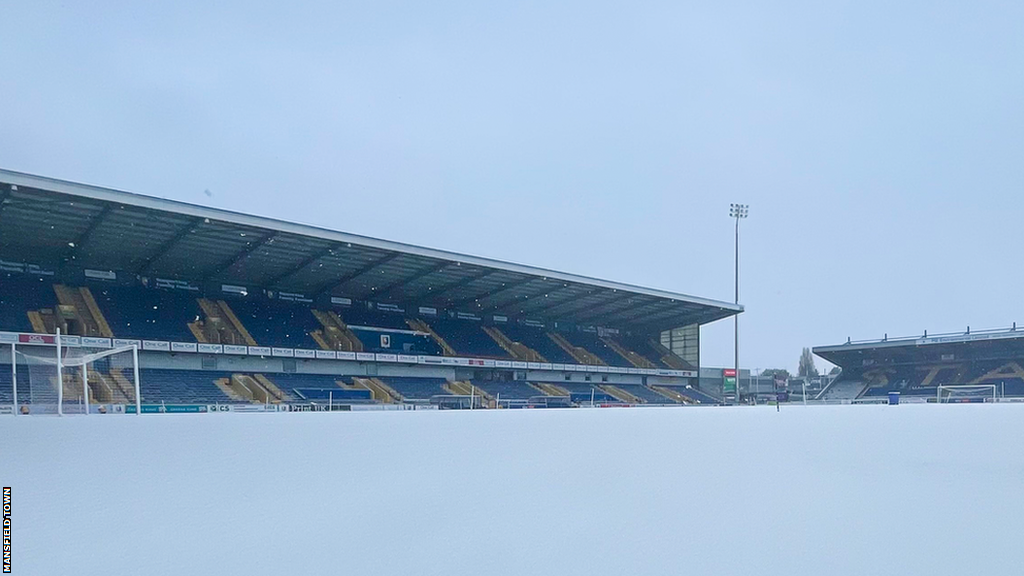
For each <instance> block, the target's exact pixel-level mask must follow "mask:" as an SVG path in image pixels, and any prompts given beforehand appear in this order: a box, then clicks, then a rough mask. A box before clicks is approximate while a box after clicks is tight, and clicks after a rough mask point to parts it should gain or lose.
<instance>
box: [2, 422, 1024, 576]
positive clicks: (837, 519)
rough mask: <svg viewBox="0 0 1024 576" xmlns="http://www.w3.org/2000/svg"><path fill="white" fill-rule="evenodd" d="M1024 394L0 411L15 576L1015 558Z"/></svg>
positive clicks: (846, 568) (955, 562)
mask: <svg viewBox="0 0 1024 576" xmlns="http://www.w3.org/2000/svg"><path fill="white" fill-rule="evenodd" d="M1022 432H1024V405H1010V404H999V405H909V406H908V405H904V406H895V407H890V406H808V407H803V406H786V407H783V409H782V411H781V412H778V413H777V412H776V411H775V409H774V408H757V407H740V408H637V409H591V410H583V409H577V410H507V411H482V410H478V411H473V412H457V411H446V412H437V411H422V412H362V413H354V412H353V413H333V414H325V413H284V414H196V415H152V416H142V417H136V416H90V417H83V416H77V417H65V418H56V417H10V416H6V417H2V418H0V482H2V483H3V485H5V486H13V517H12V520H13V524H14V539H13V561H14V574H26V575H28V574H32V575H50V574H54V575H58V574H59V575H64V574H157V575H162V574H168V575H170V574H174V575H179V574H244V575H247V576H248V575H257V574H275V575H280V574H374V575H390V574H394V575H403V576H407V575H420V574H444V575H462V574H466V575H469V574H474V575H475V574H529V575H535V574H558V575H575V574H579V575H590V576H592V575H604V574H616V575H618V574H715V575H731V574H735V575H757V574H772V575H775V574H778V575H786V576H791V575H800V574H807V575H812V574H813V575H820V574H830V575H846V574H849V575H858V576H860V575H864V574H871V575H885V574H893V575H896V574H898V575H909V574H928V575H938V574H956V575H963V574H1017V573H1019V570H1020V567H1021V566H1024V546H1022V545H1021V544H1022V540H1021V539H1022V538H1024V449H1022V448H1021V447H1020V438H1021V437H1022Z"/></svg>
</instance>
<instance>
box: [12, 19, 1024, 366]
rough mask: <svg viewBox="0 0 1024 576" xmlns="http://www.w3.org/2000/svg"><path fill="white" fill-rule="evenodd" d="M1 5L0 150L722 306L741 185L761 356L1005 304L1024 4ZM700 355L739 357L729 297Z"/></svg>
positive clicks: (954, 324)
mask: <svg viewBox="0 0 1024 576" xmlns="http://www.w3.org/2000/svg"><path fill="white" fill-rule="evenodd" d="M0 21H2V22H4V31H3V33H2V34H0V88H2V89H0V167H4V168H9V169H14V170H21V171H26V172H32V173H37V174H42V175H46V176H53V177H58V178H65V179H70V180H75V181H82V182H87V183H91V184H98V185H103V186H109V187H115V188H122V189H127V190H131V191H135V192H141V193H145V194H151V195H156V196H163V197H166V198H173V199H176V200H183V201H187V202H194V203H199V204H206V205H211V206H216V207H220V208H229V209H232V210H239V211H245V212H251V213H255V214H260V215H265V216H273V217H277V218H283V219H287V220H294V221H298V222H304V223H310V224H317V225H321V226H327V227H330V228H335V229H340V230H344V231H348V232H355V233H360V234H367V235H372V236H377V237H382V238H387V239H392V240H400V241H404V242H411V243H416V244H423V245H427V246H431V247H437V248H443V249H448V250H454V251H458V252H467V253H471V254H477V255H482V256H489V257H494V258H499V259H504V260H511V261H514V262H522V263H526V264H533V265H538V266H543V267H549V268H555V269H559V270H565V271H568V272H574V273H580V274H586V275H590V276H596V277H600V278H606V279H610V280H618V281H623V282H628V283H633V284H640V285H644V286H650V287H655V288H663V289H667V290H672V291H677V292H683V293H687V294H693V295H697V296H703V297H708V298H716V299H721V300H730V301H731V300H732V297H733V293H732V292H733V275H732V270H733V268H732V267H733V260H732V259H733V236H732V235H733V226H732V221H731V220H730V219H729V217H728V207H729V203H730V202H746V203H749V204H750V206H751V208H750V218H749V219H748V220H746V221H744V222H743V224H742V230H741V234H742V237H741V252H742V254H741V294H740V300H741V302H742V303H743V304H745V305H746V306H747V312H746V313H744V314H743V315H742V317H741V321H740V326H741V328H740V329H741V340H742V344H741V356H742V360H741V362H742V364H743V365H744V366H749V367H752V368H766V367H776V366H782V367H788V368H790V369H795V367H796V362H797V358H798V356H799V353H800V349H801V348H802V347H804V346H813V345H820V344H830V343H838V342H842V341H845V340H846V338H847V336H852V337H853V338H854V339H862V338H872V337H881V336H882V335H883V333H886V332H888V333H889V334H890V335H909V334H915V333H920V332H921V331H922V330H925V329H928V330H929V332H939V331H954V330H963V329H966V327H967V326H968V325H970V326H971V328H972V329H981V328H989V327H998V326H1006V325H1009V324H1010V323H1011V322H1013V321H1015V320H1017V321H1024V314H1021V303H1022V293H1024V259H1022V256H1021V255H1022V253H1024V251H1022V247H1024V241H1022V237H1024V230H1022V226H1021V221H1022V217H1024V194H1022V192H1024V4H1022V3H1020V2H1013V1H1007V2H982V1H975V2H963V1H961V2H919V3H894V2H892V1H885V2H874V1H863V0H862V1H848V2H833V3H826V2H817V1H813V2H812V1H808V2H775V3H742V2H728V1H718V2H705V3H702V4H700V3H684V2H661V3H636V2H621V3H608V2H606V3H596V2H572V1H562V2H513V3H506V4H499V3H488V2H465V3H459V2H429V3H423V2H418V3H412V2H410V3H396V2H386V1H379V0H378V1H375V2H362V3H354V2H353V3H346V2H322V3H315V2H290V3H274V5H271V3H263V4H262V5H261V4H260V3H253V2H232V1H225V2H188V1H178V2H161V3H157V2H132V3H129V2H81V3H79V2H60V3H56V2H46V1H40V0H33V1H12V0H8V1H6V2H3V3H2V4H0ZM206 190H209V191H210V193H211V195H209V196H208V195H207V194H205V193H204V191H206ZM702 362H703V364H705V365H728V364H731V362H732V322H731V321H722V322H718V323H716V324H712V325H709V326H706V327H705V328H704V330H703V356H702ZM819 363H820V364H821V365H822V366H823V365H824V362H823V361H821V360H820V359H819Z"/></svg>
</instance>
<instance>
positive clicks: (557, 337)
mask: <svg viewBox="0 0 1024 576" xmlns="http://www.w3.org/2000/svg"><path fill="white" fill-rule="evenodd" d="M547 335H548V338H551V340H552V341H554V343H555V344H558V345H559V346H560V347H561V348H562V350H565V351H566V353H567V354H569V355H570V356H572V357H573V359H574V360H576V361H577V362H579V363H580V364H586V365H587V366H606V365H607V364H605V363H604V360H601V359H600V358H598V357H597V356H595V355H594V354H593V353H591V352H590V351H589V350H587V349H586V348H583V347H581V346H575V345H573V343H572V342H569V341H568V340H567V339H566V338H565V336H562V335H561V334H559V333H558V332H548V333H547Z"/></svg>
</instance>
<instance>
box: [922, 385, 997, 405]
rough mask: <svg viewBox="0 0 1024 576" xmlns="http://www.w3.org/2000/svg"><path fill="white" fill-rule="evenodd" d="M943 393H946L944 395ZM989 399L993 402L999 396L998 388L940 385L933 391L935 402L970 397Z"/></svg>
mask: <svg viewBox="0 0 1024 576" xmlns="http://www.w3.org/2000/svg"><path fill="white" fill-rule="evenodd" d="M943 392H946V394H945V395H944V394H943ZM972 395H973V396H975V397H977V396H982V395H984V397H985V398H988V397H991V398H992V401H993V402H994V401H995V400H996V398H998V396H999V388H998V387H997V386H996V385H995V384H940V385H939V386H938V387H937V388H936V389H935V400H936V402H942V401H943V400H945V399H949V398H966V397H970V396H972Z"/></svg>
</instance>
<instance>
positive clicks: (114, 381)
mask: <svg viewBox="0 0 1024 576" xmlns="http://www.w3.org/2000/svg"><path fill="white" fill-rule="evenodd" d="M14 357H15V360H16V369H17V370H18V376H17V384H18V386H19V390H18V393H17V396H18V406H17V407H16V410H20V409H21V407H22V406H26V405H27V406H28V410H29V412H30V413H32V414H89V413H97V412H99V411H104V410H115V411H121V410H124V409H125V408H126V407H128V406H131V407H133V408H132V409H133V410H135V411H136V412H138V411H139V410H140V408H141V407H140V404H141V400H142V398H141V397H140V393H139V380H138V355H137V353H136V349H135V348H134V347H133V346H122V347H119V348H107V349H97V348H78V347H76V348H67V347H63V346H62V347H61V349H60V355H59V358H58V353H57V348H55V347H51V346H19V347H17V348H16V349H15V352H14ZM26 376H27V377H26ZM25 385H27V386H28V390H22V389H20V387H23V386H25ZM26 401H27V402H26Z"/></svg>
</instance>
